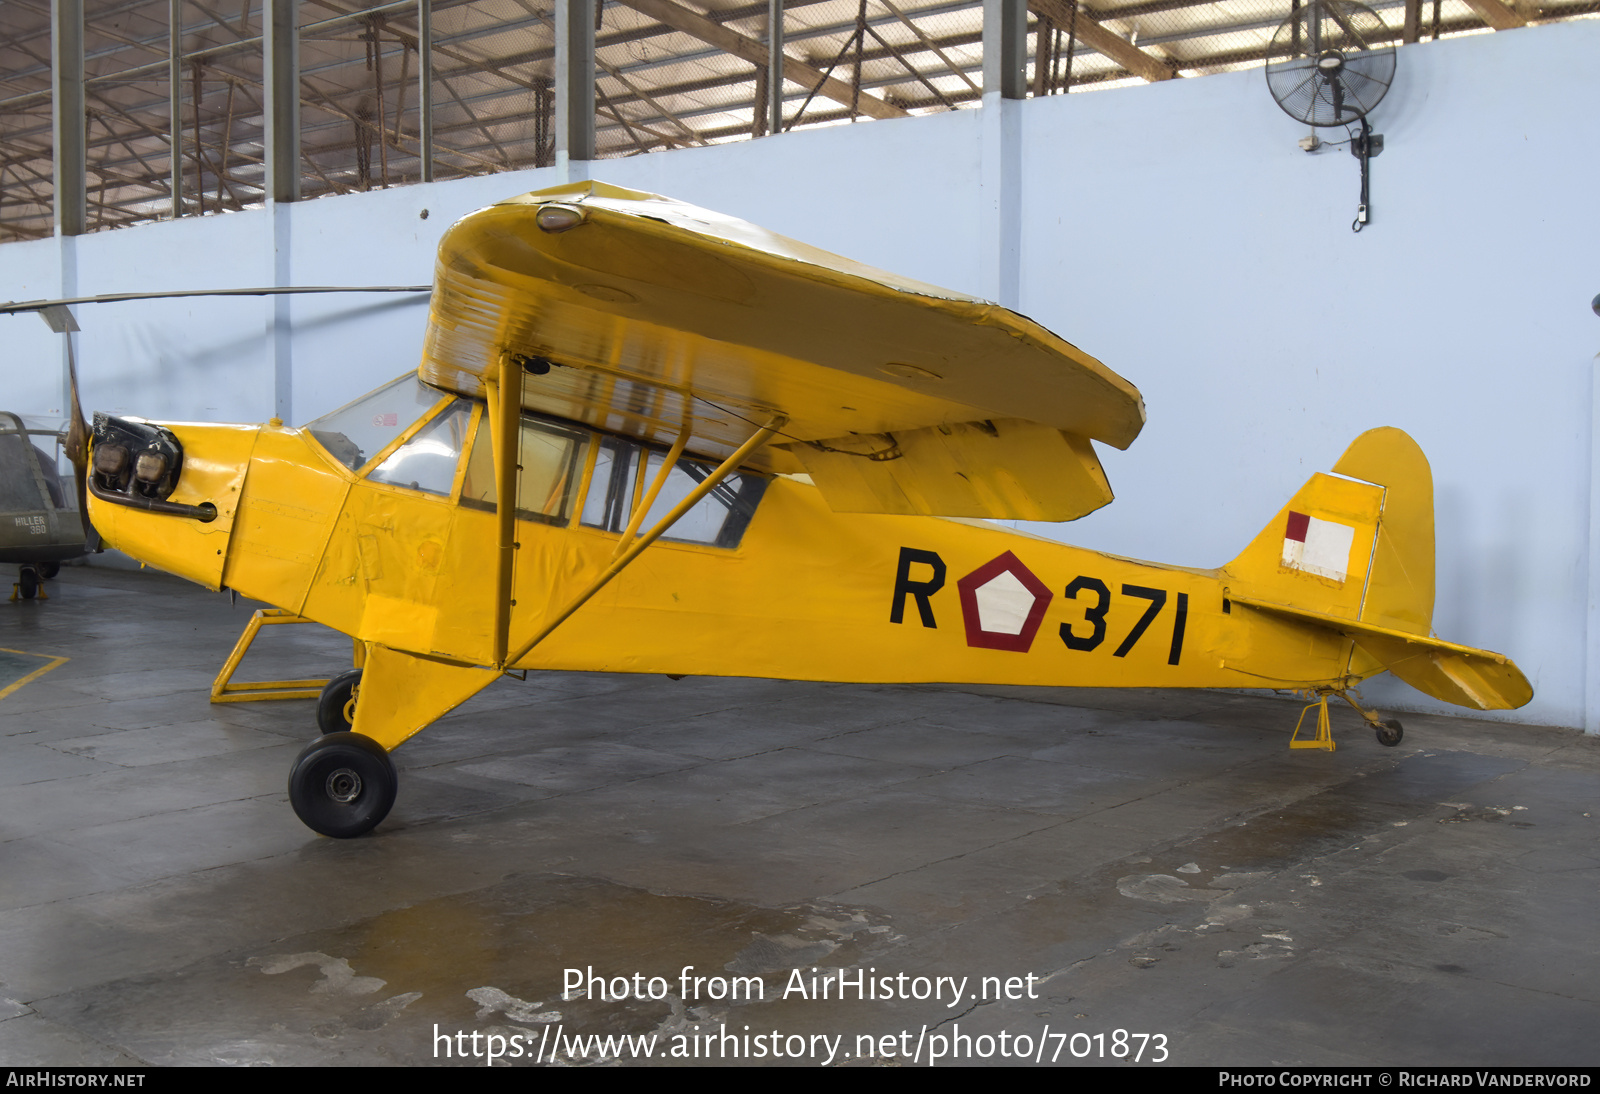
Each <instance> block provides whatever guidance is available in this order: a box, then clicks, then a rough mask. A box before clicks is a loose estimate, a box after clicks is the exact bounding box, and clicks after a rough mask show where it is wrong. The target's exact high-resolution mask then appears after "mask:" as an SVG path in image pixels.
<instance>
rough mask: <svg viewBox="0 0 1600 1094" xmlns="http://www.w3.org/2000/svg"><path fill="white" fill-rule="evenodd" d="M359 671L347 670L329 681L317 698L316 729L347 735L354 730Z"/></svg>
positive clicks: (359, 681) (359, 682)
mask: <svg viewBox="0 0 1600 1094" xmlns="http://www.w3.org/2000/svg"><path fill="white" fill-rule="evenodd" d="M360 684H361V670H360V669H347V670H345V671H344V672H341V673H340V674H339V675H338V676H335V677H334V678H333V679H332V680H329V681H328V682H327V684H325V685H324V686H323V688H322V694H321V695H320V696H318V697H317V728H318V729H320V730H322V732H324V733H348V732H349V731H350V730H352V729H353V728H355V713H356V711H355V703H354V700H355V697H356V689H357V688H358V687H359V686H360Z"/></svg>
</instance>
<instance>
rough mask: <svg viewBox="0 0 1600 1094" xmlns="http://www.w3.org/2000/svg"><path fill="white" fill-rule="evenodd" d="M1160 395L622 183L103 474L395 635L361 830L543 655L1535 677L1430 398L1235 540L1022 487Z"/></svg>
mask: <svg viewBox="0 0 1600 1094" xmlns="http://www.w3.org/2000/svg"><path fill="white" fill-rule="evenodd" d="M1143 423H1144V407H1143V403H1142V401H1141V399H1140V397H1139V393H1138V391H1137V390H1135V389H1134V387H1133V386H1132V385H1131V384H1129V383H1128V382H1127V381H1125V380H1123V379H1122V378H1121V377H1120V376H1118V375H1116V374H1115V373H1113V372H1112V371H1111V370H1110V369H1108V368H1106V367H1105V366H1104V365H1102V364H1101V363H1100V362H1099V361H1096V360H1095V359H1094V358H1092V357H1090V356H1088V355H1087V354H1085V353H1083V352H1082V351H1080V350H1079V349H1077V348H1076V347H1075V346H1072V345H1070V344H1068V343H1067V342H1065V341H1063V340H1062V339H1060V338H1058V337H1057V336H1056V335H1054V334H1052V333H1050V332H1049V331H1047V330H1045V329H1044V328H1042V327H1040V326H1039V325H1038V324H1036V323H1033V322H1031V321H1030V320H1028V319H1025V318H1024V317H1022V316H1020V315H1017V314H1015V313H1013V312H1010V311H1007V310H1006V309H1004V308H1001V307H999V306H997V305H994V304H990V303H986V302H984V301H982V300H978V299H975V298H972V297H968V296H963V295H960V294H957V293H953V292H950V291H947V290H944V289H939V288H935V287H933V286H931V285H925V284H921V283H918V282H914V281H910V280H907V279H904V278H900V277H896V276H894V275H891V274H887V273H884V272H882V271H880V270H875V269H871V268H868V267H865V266H862V265H858V264H856V263H854V262H851V261H848V260H846V259H843V258H840V257H838V256H835V255H832V254H828V253H825V252H822V251H819V250H816V249H814V248H811V247H808V246H805V245H803V244H800V243H796V242H794V241H792V240H789V239H785V238H782V237H780V236H776V235H773V234H772V233H769V232H766V231H763V230H762V229H760V228H757V227H755V226H753V225H750V224H747V223H745V222H742V221H739V220H735V219H732V218H729V217H725V216H721V215H718V214H716V213H711V212H708V211H706V210H703V209H698V208H695V207H692V206H689V205H685V204H682V203H680V202H676V201H672V200H669V199H666V198H662V197H657V196H654V195H650V194H643V193H637V192H633V191H629V190H622V189H618V188H615V187H611V186H605V185H602V184H599V183H583V184H577V185H571V186H566V187H560V188H556V189H551V190H545V191H541V192H538V193H533V194H528V195H525V196H523V197H520V198H515V199H513V200H511V201H507V202H504V203H501V204H499V205H495V206H492V207H490V208H488V209H484V210H481V211H480V212H477V213H474V214H472V215H470V216H468V217H466V218H465V219H463V220H462V221H460V222H459V223H458V224H456V225H455V226H454V227H452V228H451V229H450V230H449V231H448V232H447V233H446V235H445V237H444V239H443V241H442V242H441V244H440V248H439V260H438V266H437V276H436V280H435V284H434V289H433V299H432V310H431V314H430V318H429V327H428V334H427V341H426V345H425V348H424V351H423V358H422V363H421V366H420V367H419V368H418V370H417V371H416V373H414V374H410V375H407V376H405V377H402V378H401V379H398V380H396V381H394V382H393V383H390V384H388V385H386V386H385V387H382V388H380V389H379V390H377V391H375V392H373V393H372V394H370V395H367V396H366V397H364V398H362V399H359V400H357V401H356V402H353V403H351V404H349V405H348V406H346V407H344V408H342V409H340V410H336V411H334V412H333V413H331V414H328V415H326V416H324V417H322V418H319V419H317V420H316V421H313V422H311V423H310V424H309V425H307V426H305V427H303V428H299V429H295V428H290V427H288V426H286V425H285V424H284V423H283V422H282V421H279V420H277V419H274V420H272V421H271V422H268V423H267V424H266V425H263V426H254V425H251V426H243V425H213V424H194V423H176V422H175V423H167V424H157V423H153V422H145V421H140V420H132V419H118V418H111V417H107V416H105V415H97V416H96V418H95V426H94V436H93V448H92V452H91V454H90V456H89V457H88V463H89V494H90V502H89V505H90V508H91V514H92V516H93V519H94V523H95V525H96V527H98V528H99V529H100V531H101V533H102V535H103V536H104V538H105V541H106V542H107V543H108V544H110V545H112V546H115V547H118V548H120V549H121V550H123V551H126V552H127V553H129V554H131V555H133V556H134V557H136V558H139V559H142V560H144V561H146V562H148V563H150V564H152V565H154V566H157V567H160V568H161V569H164V570H168V571H170V572H172V573H175V574H179V575H182V576H184V577H187V578H189V579H191V580H193V581H197V582H199V583H201V584H203V585H205V586H207V587H208V588H212V589H218V588H231V589H235V590H237V591H238V592H240V593H242V594H244V595H246V596H249V597H253V598H255V599H258V600H263V601H267V602H269V603H272V604H275V605H278V606H280V607H281V608H283V609H287V610H288V611H291V612H294V613H296V614H298V615H300V616H303V617H305V618H308V619H312V620H315V621H317V622H320V623H323V624H326V625H327V626H329V627H332V628H334V629H335V630H338V631H341V632H343V633H345V634H348V635H350V636H352V637H353V638H355V639H356V640H357V642H358V643H359V644H360V646H361V647H362V648H363V649H364V651H365V658H364V668H363V669H361V670H352V671H351V672H349V673H346V674H344V675H343V676H341V677H338V678H336V679H334V680H333V681H331V682H330V683H329V685H328V687H327V689H326V690H325V691H324V693H323V696H322V700H321V702H320V703H319V707H318V721H319V723H320V725H321V728H322V730H323V732H324V733H325V734H326V735H325V736H323V737H321V738H320V739H318V740H317V741H315V742H313V743H312V744H311V745H310V746H309V747H307V748H306V749H305V751H304V752H302V753H301V755H300V756H299V758H298V759H297V760H296V762H295V764H294V767H293V770H292V773H291V775H290V779H289V796H290V800H291V802H292V803H293V805H294V808H295V811H296V812H297V813H298V814H299V816H300V817H301V819H302V820H304V821H305V822H306V824H308V825H309V826H310V827H311V828H313V829H315V830H316V831H318V832H321V833H324V834H327V835H330V836H340V837H346V836H354V835H358V834H360V833H363V832H366V831H368V830H369V829H371V828H372V827H374V826H375V825H377V824H378V823H379V822H380V821H381V820H382V819H383V817H384V816H385V815H386V814H387V812H388V810H389V808H390V806H391V805H392V803H393V801H394V798H395V793H396V776H395V769H394V765H393V763H392V761H391V760H390V758H389V755H388V754H389V752H391V751H392V750H393V749H395V748H397V747H398V746H399V745H401V744H402V743H403V742H405V741H406V740H407V739H408V738H409V737H411V736H412V735H413V734H415V733H417V732H418V731H419V730H421V729H423V728H425V727H426V726H428V725H429V724H430V723H431V722H433V721H434V720H436V719H438V718H439V717H441V716H442V715H444V714H445V713H446V712H448V711H449V710H451V709H452V708H454V707H456V706H457V705H459V704H460V703H462V702H464V701H465V700H467V699H468V698H470V697H471V696H472V695H474V694H476V693H477V692H479V691H481V690H482V689H483V688H485V687H487V686H488V685H489V684H491V683H493V682H494V681H495V680H496V679H498V678H499V677H500V676H501V675H502V674H505V673H508V672H512V671H514V670H537V669H557V670H595V671H605V672H650V673H664V674H669V675H688V674H694V675H717V676H760V677H781V678H789V679H802V680H830V681H842V682H860V683H886V682H895V683H908V682H910V683H914V682H932V681H947V682H961V683H992V684H1051V685H1065V686H1071V685H1091V686H1096V687H1108V686H1126V687H1245V688H1260V687H1270V688H1293V689H1301V690H1303V691H1306V692H1308V693H1310V694H1312V695H1314V696H1316V697H1317V698H1318V702H1319V703H1320V713H1319V720H1320V725H1319V730H1318V732H1317V734H1316V736H1315V737H1314V738H1312V739H1309V740H1305V741H1301V740H1298V739H1296V740H1294V741H1293V743H1294V744H1295V745H1297V746H1305V747H1322V748H1331V747H1332V742H1331V740H1329V739H1328V733H1327V697H1328V696H1329V695H1339V696H1345V697H1346V698H1348V695H1347V692H1348V691H1349V690H1350V689H1351V688H1352V687H1354V686H1355V685H1356V684H1358V683H1359V682H1360V681H1361V680H1363V679H1365V678H1367V677H1369V676H1372V675H1374V674H1376V673H1378V672H1381V671H1383V670H1384V669H1388V670H1389V671H1391V672H1393V673H1394V674H1395V675H1396V676H1399V677H1400V678H1401V679H1403V680H1405V681H1407V682H1408V683H1410V684H1412V685H1413V686H1415V687H1417V688H1418V689H1420V690H1421V691H1423V692H1425V693H1427V694H1428V695H1432V696H1434V697H1436V698H1439V699H1442V700H1445V701H1447V702H1451V703H1456V704H1459V705H1462V706H1466V707H1471V708H1473V709H1478V710H1487V709H1504V708H1510V707H1517V706H1520V705H1522V704H1523V703H1526V702H1527V701H1528V700H1529V699H1530V698H1531V697H1532V691H1531V689H1530V688H1529V686H1528V683H1527V681H1526V680H1525V679H1524V677H1523V675H1522V674H1521V672H1519V671H1518V669H1517V668H1516V666H1515V665H1513V664H1512V663H1511V662H1510V661H1508V660H1507V659H1506V658H1504V657H1502V656H1500V655H1498V654H1493V653H1488V652H1485V651H1482V650H1475V649H1470V648H1467V647H1464V646H1458V645H1454V644H1451V643H1449V642H1443V641H1440V640H1438V639H1436V638H1433V637H1430V622H1431V619H1432V614H1433V550H1434V547H1433V486H1432V477H1431V473H1430V471H1429V468H1428V463H1427V461H1426V459H1425V458H1424V457H1423V455H1422V453H1421V451H1420V450H1419V449H1418V448H1417V446H1416V444H1415V443H1414V442H1412V440H1411V439H1410V438H1409V437H1407V436H1406V435H1405V434H1404V433H1401V432H1400V431H1399V430H1396V429H1376V430H1373V431H1371V432H1369V433H1366V434H1363V435H1362V436H1361V437H1359V438H1357V440H1356V441H1355V443H1354V444H1352V445H1351V446H1350V449H1349V450H1348V451H1347V452H1346V453H1345V454H1344V456H1343V457H1342V458H1341V459H1340V460H1339V462H1338V463H1337V464H1335V465H1334V468H1333V474H1317V475H1314V476H1313V477H1312V478H1311V481H1310V482H1308V483H1307V484H1306V485H1305V486H1304V487H1303V488H1302V489H1301V490H1300V492H1299V493H1297V494H1296V495H1295V496H1294V497H1293V498H1292V499H1290V501H1289V503H1288V505H1287V506H1286V507H1285V508H1284V509H1283V511H1281V512H1280V513H1279V514H1278V515H1277V517H1275V518H1274V519H1273V520H1272V522H1271V523H1270V524H1268V525H1267V527H1266V528H1265V529H1264V530H1263V531H1262V532H1261V533H1260V534H1259V535H1258V536H1257V537H1256V538H1255V540H1254V541H1253V542H1252V543H1251V544H1250V545H1249V546H1248V547H1246V548H1245V550H1244V552H1243V553H1242V554H1240V555H1239V557H1238V558H1236V559H1235V560H1234V561H1232V562H1230V563H1229V564H1227V565H1226V566H1223V567H1221V568H1220V569H1216V570H1199V569H1190V568H1186V567H1178V566H1163V565H1159V564H1154V563H1147V562H1135V561H1131V560H1128V559H1123V558H1118V557H1115V556H1111V555H1105V554H1100V553H1098V552H1094V551H1088V550H1082V549H1079V548H1075V547H1070V546H1067V545H1064V544H1061V543H1057V542H1054V541H1050V540H1045V539H1040V538H1037V537H1033V536H1029V535H1026V534H1022V533H1018V532H1015V531H1012V530H1010V529H1008V528H1004V527H1000V526H997V525H994V524H990V523H987V522H986V521H985V520H984V519H983V518H1024V519H1031V520H1045V521H1064V520H1072V519H1074V518H1077V517H1080V516H1082V515H1084V514H1086V513H1089V512H1091V511H1093V510H1095V509H1098V508H1099V507H1100V506H1102V505H1105V504H1106V503H1107V502H1109V501H1110V500H1111V490H1110V488H1109V486H1108V485H1107V483H1106V478H1105V475H1104V473H1103V471H1102V469H1101V467H1100V464H1099V461H1098V459H1097V458H1096V455H1095V451H1094V447H1093V445H1092V444H1091V441H1100V442H1102V443H1105V444H1110V445H1113V446H1115V447H1117V448H1125V447H1126V446H1127V445H1128V444H1129V443H1131V442H1132V441H1133V439H1134V438H1135V437H1136V436H1137V435H1138V433H1139V430H1140V428H1141V427H1142V425H1143ZM358 688H359V692H358ZM358 697H359V701H357V698H358ZM1352 703H1353V700H1352ZM1314 705H1315V704H1314ZM1308 709H1309V708H1308ZM1357 709H1358V710H1362V708H1360V707H1359V706H1358V707H1357ZM1362 713H1363V716H1364V717H1365V718H1366V719H1367V720H1368V722H1369V723H1371V724H1372V725H1373V726H1374V727H1375V728H1376V730H1377V732H1378V734H1379V738H1380V740H1383V741H1384V743H1386V744H1394V743H1397V742H1398V740H1399V738H1400V733H1401V729H1400V725H1399V723H1398V722H1393V721H1389V722H1385V721H1382V720H1381V719H1380V718H1379V716H1378V715H1377V714H1375V713H1373V712H1371V711H1366V710H1362ZM1304 717H1305V715H1304V714H1302V720H1303V719H1304ZM1298 733H1299V729H1298V727H1297V729H1296V736H1297V738H1298Z"/></svg>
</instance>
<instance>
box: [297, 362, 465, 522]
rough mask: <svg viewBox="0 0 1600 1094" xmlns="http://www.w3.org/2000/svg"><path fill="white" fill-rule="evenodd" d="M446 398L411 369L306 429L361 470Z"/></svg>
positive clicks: (332, 452) (352, 467) (344, 461)
mask: <svg viewBox="0 0 1600 1094" xmlns="http://www.w3.org/2000/svg"><path fill="white" fill-rule="evenodd" d="M443 398H445V395H444V393H443V392H441V391H437V390H435V389H434V388H431V387H429V386H428V385H426V384H424V383H423V382H422V381H420V380H418V379H417V377H416V374H415V373H410V374H407V375H405V376H402V377H400V379H398V380H395V381H394V382H393V383H388V384H385V385H383V386H382V387H380V388H379V389H378V390H377V391H374V392H371V393H370V394H367V395H363V396H362V397H361V398H359V399H357V400H356V401H355V402H353V403H347V404H346V405H344V406H342V407H340V408H339V409H338V410H335V411H334V412H333V413H331V414H324V415H323V416H322V417H320V418H318V419H316V420H315V421H313V422H309V423H308V424H307V425H306V429H307V430H308V431H309V432H310V434H311V435H312V436H313V437H315V438H316V439H317V443H319V444H320V445H322V447H323V448H325V449H327V450H328V454H329V455H330V456H332V457H333V458H334V459H336V460H338V461H339V462H340V463H342V464H344V465H345V466H346V467H348V468H349V469H350V470H352V471H359V470H361V468H362V467H363V466H364V465H365V464H366V463H367V462H368V461H369V460H371V459H372V457H374V456H376V455H377V454H378V453H379V452H382V451H383V450H384V449H385V448H387V447H388V446H389V445H390V444H391V443H393V441H394V439H395V438H396V437H398V436H400V434H402V433H404V432H405V431H406V430H407V429H409V428H411V426H412V424H413V423H415V422H416V420H417V419H418V418H420V417H422V416H423V415H424V414H426V413H427V412H428V411H430V410H432V409H433V408H434V407H436V406H438V405H439V400H441V399H443ZM402 485H403V484H402ZM444 492H445V493H447V494H448V493H449V492H450V488H449V487H448V486H446V487H445V491H444Z"/></svg>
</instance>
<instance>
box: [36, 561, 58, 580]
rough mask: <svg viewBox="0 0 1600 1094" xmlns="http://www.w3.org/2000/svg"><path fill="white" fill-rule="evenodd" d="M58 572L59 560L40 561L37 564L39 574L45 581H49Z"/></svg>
mask: <svg viewBox="0 0 1600 1094" xmlns="http://www.w3.org/2000/svg"><path fill="white" fill-rule="evenodd" d="M60 572H61V563H59V562H41V563H40V564H39V576H40V577H42V578H43V579H44V580H46V581H49V580H50V579H51V578H53V577H55V576H56V575H57V574H59V573H60Z"/></svg>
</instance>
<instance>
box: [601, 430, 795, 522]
mask: <svg viewBox="0 0 1600 1094" xmlns="http://www.w3.org/2000/svg"><path fill="white" fill-rule="evenodd" d="M666 458H667V454H666V453H665V452H662V451H660V450H659V449H653V448H647V447H645V446H644V445H641V444H638V443H636V442H634V441H625V440H622V439H621V438H619V437H607V438H605V439H604V440H602V441H601V442H600V452H599V455H598V456H597V458H596V460H595V467H594V477H593V478H592V479H590V480H589V494H588V497H587V498H585V500H584V503H583V523H584V524H586V525H588V526H589V527H591V528H603V529H605V530H606V531H608V532H621V531H623V530H624V529H625V528H627V526H628V518H629V516H630V515H631V514H632V512H633V507H634V505H635V504H636V503H637V502H638V501H639V500H641V499H642V498H643V496H644V492H645V491H646V490H648V489H650V484H651V483H652V482H654V481H655V476H656V474H657V473H658V472H659V471H660V470H661V465H662V463H664V462H665V461H666ZM714 470H716V468H715V465H713V464H709V463H704V462H702V461H700V460H691V459H682V460H679V461H678V462H677V464H676V465H675V466H674V467H673V468H672V471H671V472H670V473H669V474H668V475H667V481H666V484H665V485H664V486H662V488H661V493H659V494H657V495H656V500H655V501H654V502H653V503H652V504H651V506H650V511H649V512H648V513H646V514H645V516H644V520H642V521H641V522H640V523H639V534H641V535H642V534H643V533H644V532H645V531H646V530H648V529H649V528H651V527H652V526H653V525H654V524H655V523H656V522H657V521H658V520H660V519H661V518H662V517H664V516H666V515H667V514H668V513H670V512H671V511H672V510H673V508H675V507H676V506H677V504H678V503H679V502H681V501H682V500H683V499H684V498H686V497H688V496H689V494H690V492H692V491H693V490H694V488H695V487H697V486H699V485H700V484H701V483H703V482H705V481H706V479H707V478H709V477H710V476H711V473H712V471H714ZM766 489H767V480H766V479H765V478H762V477H761V476H759V475H741V474H738V473H735V474H732V475H729V476H728V477H727V478H726V479H724V480H723V481H722V482H721V483H719V484H717V486H716V487H715V488H714V489H713V490H712V491H711V493H709V494H707V495H706V496H705V497H703V498H701V499H700V500H699V501H698V502H696V503H695V505H694V507H693V508H692V509H690V510H689V511H688V512H687V513H685V514H684V515H683V516H682V517H680V518H678V522H677V523H676V524H674V525H673V526H672V527H671V528H669V529H668V530H667V532H666V534H665V535H663V536H662V537H661V538H662V539H665V540H672V541H675V542H678V543H704V544H708V545H710V546H713V547H737V546H739V541H740V540H741V539H743V538H744V531H745V529H746V528H747V527H748V526H749V524H750V518H751V516H752V515H753V514H754V513H755V509H756V505H757V503H759V502H760V501H761V495H762V494H764V493H765V492H766Z"/></svg>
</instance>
